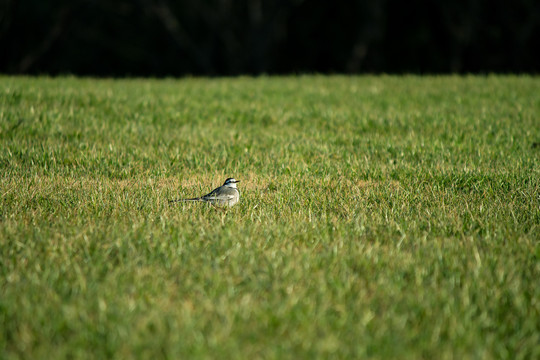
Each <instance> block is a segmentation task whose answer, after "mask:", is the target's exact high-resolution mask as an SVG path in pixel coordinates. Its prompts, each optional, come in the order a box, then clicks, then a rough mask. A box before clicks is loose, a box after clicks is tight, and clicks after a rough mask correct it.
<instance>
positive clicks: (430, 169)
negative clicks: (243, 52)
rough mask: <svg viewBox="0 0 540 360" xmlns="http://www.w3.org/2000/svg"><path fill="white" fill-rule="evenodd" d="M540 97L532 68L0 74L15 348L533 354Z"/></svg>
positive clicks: (0, 335) (2, 210)
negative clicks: (229, 75) (234, 182)
mask: <svg viewBox="0 0 540 360" xmlns="http://www.w3.org/2000/svg"><path fill="white" fill-rule="evenodd" d="M539 119H540V80H539V79H538V78H537V77H529V76H483V77H473V76H470V77H457V76H449V77H415V76H404V77H391V76H362V77H341V76H332V77H324V76H302V77H281V78H279V77H278V78H276V77H260V78H233V79H197V78H195V79H190V78H187V79H181V80H175V79H165V80H153V79H147V80H143V79H126V80H108V79H102V80H97V79H78V78H69V77H66V78H46V77H39V78H25V77H6V76H3V77H0V182H1V183H0V184H1V185H0V195H1V199H0V289H1V294H0V358H2V359H18V358H31V359H37V358H55V359H62V358H88V357H90V358H189V359H199V358H200V359H204V358H223V359H226V358H246V359H251V358H264V359H267V358H268V359H272V358H274V359H282V358H291V359H298V358H306V359H311V358H347V359H348V358H404V359H407V358H411V359H417V358H428V359H431V358H441V359H445V358H446V359H449V358H485V359H490V358H501V359H532V358H539V357H540V345H539V344H540V286H539V283H538V279H539V278H540V243H539V239H540V228H539V224H540V195H539V194H540V120H539ZM229 176H233V177H235V178H237V179H240V180H241V181H242V182H241V183H240V184H239V185H240V186H239V187H240V191H241V193H242V198H241V202H240V203H239V204H238V205H237V206H236V207H234V208H233V209H231V210H230V211H228V212H220V211H216V210H214V209H213V208H211V207H209V206H205V205H204V204H200V203H195V204H192V203H186V204H178V205H176V206H169V205H168V204H167V199H171V198H176V197H192V196H197V195H200V194H203V193H205V192H208V191H210V190H211V189H213V188H214V187H216V186H218V185H221V183H222V182H223V181H224V179H225V178H227V177H229Z"/></svg>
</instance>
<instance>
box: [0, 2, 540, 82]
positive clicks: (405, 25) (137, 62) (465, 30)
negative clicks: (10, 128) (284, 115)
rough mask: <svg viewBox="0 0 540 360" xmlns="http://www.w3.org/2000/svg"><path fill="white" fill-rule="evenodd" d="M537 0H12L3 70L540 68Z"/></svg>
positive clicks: (5, 16)
mask: <svg viewBox="0 0 540 360" xmlns="http://www.w3.org/2000/svg"><path fill="white" fill-rule="evenodd" d="M539 24H540V2H538V1H536V0H515V1H512V2H508V1H502V0H495V1H493V0H491V1H488V0H469V1H464V0H457V1H455V0H452V1H450V0H439V1H429V0H411V1H406V2H404V1H397V0H381V1H367V0H357V1H346V0H336V1H327V0H288V1H287V0H243V1H241V0H185V1H176V2H175V1H172V0H58V1H41V0H26V1H16V0H1V2H0V46H1V47H0V48H1V51H0V72H3V73H28V74H40V73H49V74H66V73H72V74H77V75H101V76H127V75H139V76H148V75H151V76H169V75H171V76H178V75H185V74H195V75H236V74H260V73H269V74H275V73H291V72H323V73H336V72H337V73H362V72H374V73H378V72H389V73H403V72H412V73H449V72H452V73H468V72H473V73H478V72H533V73H536V72H538V70H539V68H540V57H539V55H538V50H537V48H540V46H539V43H538V39H540V26H539Z"/></svg>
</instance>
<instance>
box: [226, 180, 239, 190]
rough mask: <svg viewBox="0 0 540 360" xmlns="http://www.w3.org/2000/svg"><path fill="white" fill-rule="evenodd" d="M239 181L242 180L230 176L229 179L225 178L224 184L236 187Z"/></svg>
mask: <svg viewBox="0 0 540 360" xmlns="http://www.w3.org/2000/svg"><path fill="white" fill-rule="evenodd" d="M237 182H240V180H236V179H234V178H228V179H227V180H225V183H224V184H223V185H224V186H228V187H232V188H235V189H236V183H237Z"/></svg>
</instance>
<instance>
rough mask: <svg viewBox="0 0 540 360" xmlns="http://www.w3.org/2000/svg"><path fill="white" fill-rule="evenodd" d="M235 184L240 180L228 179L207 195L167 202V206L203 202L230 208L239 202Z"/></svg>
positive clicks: (238, 193) (238, 192)
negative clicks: (183, 202) (187, 202)
mask: <svg viewBox="0 0 540 360" xmlns="http://www.w3.org/2000/svg"><path fill="white" fill-rule="evenodd" d="M237 182H240V180H236V179H234V178H228V179H227V180H225V183H223V185H222V186H220V187H218V188H216V189H214V190H212V192H211V193H209V194H206V195H204V196H201V197H197V198H192V199H178V200H169V204H170V203H174V202H178V201H204V202H208V203H210V204H212V205H215V206H221V207H225V206H229V207H231V206H233V205H235V204H236V203H237V202H238V201H239V200H240V191H238V188H237V187H236V183H237Z"/></svg>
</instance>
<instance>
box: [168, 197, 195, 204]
mask: <svg viewBox="0 0 540 360" xmlns="http://www.w3.org/2000/svg"><path fill="white" fill-rule="evenodd" d="M181 201H203V200H202V199H201V198H191V199H176V200H169V204H172V203H175V202H181Z"/></svg>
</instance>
